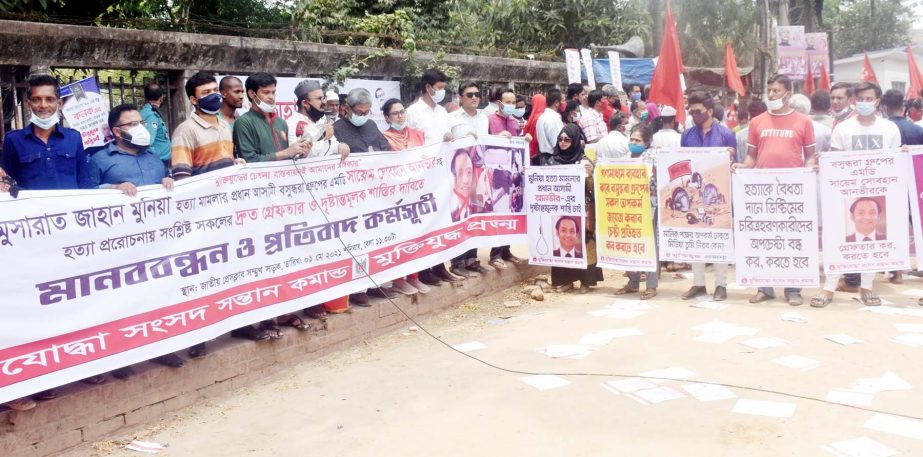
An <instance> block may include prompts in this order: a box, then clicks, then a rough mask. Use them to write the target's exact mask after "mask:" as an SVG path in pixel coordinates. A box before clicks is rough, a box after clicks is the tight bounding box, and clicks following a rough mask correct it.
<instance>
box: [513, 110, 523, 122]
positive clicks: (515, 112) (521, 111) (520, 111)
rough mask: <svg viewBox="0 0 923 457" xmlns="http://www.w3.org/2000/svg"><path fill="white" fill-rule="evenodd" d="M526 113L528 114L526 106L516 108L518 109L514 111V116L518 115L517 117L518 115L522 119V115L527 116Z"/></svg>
mask: <svg viewBox="0 0 923 457" xmlns="http://www.w3.org/2000/svg"><path fill="white" fill-rule="evenodd" d="M525 115H526V109H525V108H516V111H513V116H516V117H518V118H520V119H522V117H523V116H525Z"/></svg>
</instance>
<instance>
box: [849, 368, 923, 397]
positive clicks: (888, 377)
mask: <svg viewBox="0 0 923 457" xmlns="http://www.w3.org/2000/svg"><path fill="white" fill-rule="evenodd" d="M912 388H913V386H911V385H910V383H908V382H907V381H904V380H903V379H901V377H900V376H898V375H896V374H895V373H894V372H892V371H886V372H885V374H883V375H881V376H880V377H878V378H859V379H858V380H856V383H855V384H853V386H852V387H851V388H850V389H849V390H852V391H853V392H864V393H869V394H877V393H879V392H885V391H889V390H910V389H912Z"/></svg>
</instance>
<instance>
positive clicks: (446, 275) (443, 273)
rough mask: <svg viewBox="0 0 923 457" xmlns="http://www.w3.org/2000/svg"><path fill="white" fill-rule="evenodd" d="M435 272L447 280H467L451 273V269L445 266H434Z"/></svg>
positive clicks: (438, 276)
mask: <svg viewBox="0 0 923 457" xmlns="http://www.w3.org/2000/svg"><path fill="white" fill-rule="evenodd" d="M433 274H435V275H436V277H437V278H439V279H441V280H443V281H445V282H462V281H464V280H465V278H461V277H458V276H455V275H453V274H452V273H449V270H446V269H445V267H444V266H443V267H442V268H437V267H433Z"/></svg>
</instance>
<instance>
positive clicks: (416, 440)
mask: <svg viewBox="0 0 923 457" xmlns="http://www.w3.org/2000/svg"><path fill="white" fill-rule="evenodd" d="M686 275H687V276H688V277H689V278H690V279H677V278H674V277H672V274H671V273H666V272H665V273H664V274H663V279H662V284H661V287H660V289H659V292H660V294H659V296H658V297H656V298H655V299H654V300H652V301H651V302H645V303H651V304H653V305H654V307H653V309H650V310H646V311H644V310H641V311H639V312H640V315H637V316H635V317H631V315H632V314H638V313H630V312H628V311H624V309H628V310H631V309H633V308H637V307H638V306H639V305H638V304H639V303H640V302H638V301H637V299H636V296H635V299H634V300H628V301H619V302H616V299H617V297H615V296H614V295H613V291H614V290H615V289H616V288H617V287H619V286H621V285H622V284H623V283H624V281H625V278H623V277H622V275H621V273H620V272H615V271H606V278H607V280H606V282H605V283H603V284H602V286H601V287H599V288H597V289H595V290H594V292H592V293H590V294H587V295H579V294H574V293H568V294H555V293H546V298H545V301H541V302H538V301H532V300H530V299H529V298H528V297H526V295H524V294H523V293H522V292H521V290H520V288H517V289H515V290H510V291H508V292H507V293H505V294H502V295H497V296H492V297H488V298H483V299H479V300H478V301H476V302H471V303H466V304H464V305H462V306H460V307H458V308H455V309H452V310H449V311H447V312H445V313H443V314H441V315H439V316H435V317H432V318H429V319H425V320H424V321H423V322H421V323H420V324H421V326H423V327H425V328H426V329H429V330H430V331H432V332H433V333H434V334H435V335H436V336H438V337H439V338H441V339H443V340H444V341H446V342H447V343H449V344H453V345H454V344H460V343H468V342H473V341H477V342H480V343H483V344H484V345H485V346H486V348H484V349H480V350H475V351H472V352H468V353H467V354H468V355H470V356H473V357H477V358H479V359H482V360H484V361H485V362H488V363H490V364H494V365H497V366H499V367H503V368H506V369H511V370H521V371H527V372H534V373H599V374H604V375H601V376H577V375H562V376H560V378H562V379H563V380H565V381H568V382H569V384H568V385H565V386H563V387H558V388H553V389H549V390H544V391H542V390H539V389H537V388H536V387H533V386H530V385H528V384H526V383H525V382H523V381H522V378H524V377H525V376H526V375H524V374H518V373H509V372H505V371H502V370H500V369H497V368H492V367H490V366H487V365H486V364H484V363H481V362H478V361H476V360H473V359H471V358H469V357H467V356H466V355H463V354H460V353H457V352H454V351H453V350H451V349H449V348H447V347H446V346H444V345H442V344H441V343H439V342H437V341H435V340H434V339H433V338H431V337H429V336H428V335H426V334H425V333H424V332H423V331H422V330H416V331H414V330H412V329H410V327H411V326H412V325H413V324H412V323H408V324H407V327H406V328H404V329H402V330H401V331H398V332H395V333H393V334H390V335H385V336H383V337H380V338H376V339H374V340H370V341H368V342H367V343H366V344H364V345H362V346H361V347H356V348H354V349H351V350H346V351H343V352H339V353H335V354H332V355H330V356H327V357H324V358H322V359H320V360H317V361H313V362H305V363H302V364H299V365H294V366H292V369H291V371H290V372H289V373H287V374H283V375H280V376H277V377H275V378H272V379H267V380H266V382H265V383H263V384H261V385H254V386H250V387H248V388H245V389H241V390H240V391H238V392H236V394H234V395H232V396H228V397H226V398H223V399H219V400H216V401H209V402H207V403H204V404H199V405H196V406H193V407H190V408H188V409H186V410H184V411H182V412H181V413H179V414H176V415H174V416H173V417H171V418H169V419H168V420H166V421H164V422H163V423H161V424H158V425H156V426H153V427H150V428H148V429H145V430H136V431H135V432H134V433H132V434H131V436H128V435H124V436H115V437H113V441H109V442H101V443H96V444H94V448H95V449H89V448H87V449H81V450H78V453H77V454H73V455H91V454H92V455H99V456H136V455H141V454H140V453H137V452H134V451H129V450H125V449H121V448H120V447H119V441H116V440H121V441H122V442H124V440H126V439H131V438H140V439H144V440H147V441H153V442H157V443H161V444H163V445H165V446H167V449H166V450H165V451H164V452H163V453H162V454H161V455H172V456H302V455H321V456H495V455H515V456H613V455H617V456H816V455H831V454H828V453H827V452H826V451H824V450H823V449H822V448H821V447H822V446H826V445H828V444H830V443H834V442H839V441H844V440H849V439H853V438H858V437H868V438H871V439H873V440H875V441H877V442H879V443H882V444H884V445H886V446H888V447H890V448H892V449H894V450H896V451H899V452H900V453H901V455H910V456H912V455H916V456H920V455H923V431H921V429H923V420H919V421H911V422H909V424H908V425H907V427H906V431H904V432H901V429H899V428H897V427H896V426H889V427H887V428H888V429H889V430H890V431H889V432H882V431H877V430H872V429H869V428H865V427H864V426H863V425H864V424H865V423H866V421H869V420H870V419H871V418H873V417H874V416H876V414H877V413H876V412H873V411H869V410H862V409H858V408H854V407H849V406H843V405H838V404H832V403H825V402H822V401H816V400H808V399H804V398H798V397H793V396H789V395H786V394H793V395H797V396H802V397H811V398H815V399H821V400H823V399H824V398H825V397H826V396H827V394H828V391H830V390H831V389H836V388H839V389H850V388H851V387H852V386H854V384H855V383H856V381H857V380H858V379H859V378H875V377H880V376H882V375H883V374H884V373H885V372H888V371H892V372H893V373H894V374H896V375H897V376H899V377H900V378H901V379H903V380H904V381H906V382H907V383H909V384H910V385H911V386H912V388H910V389H909V390H891V391H884V392H880V393H876V394H874V395H873V397H872V398H873V400H872V402H871V405H870V406H867V407H866V408H868V409H870V410H876V411H881V412H888V413H899V414H906V415H910V416H923V396H921V395H920V394H919V392H920V389H921V388H923V368H921V365H920V363H919V360H920V351H923V349H920V348H919V347H913V346H909V345H905V344H899V343H897V342H894V341H892V338H894V337H896V336H897V335H899V334H901V333H902V332H900V331H898V328H897V327H896V326H895V325H894V324H923V317H918V316H912V315H900V314H898V315H887V314H881V313H871V312H866V311H864V310H862V309H861V306H860V305H859V304H858V303H857V302H856V301H854V300H853V296H854V294H845V293H839V294H838V296H837V299H836V301H835V302H834V303H833V304H832V305H831V306H830V307H828V308H825V309H814V308H811V307H809V306H808V305H807V304H806V305H803V306H801V307H798V308H793V307H790V306H788V305H787V304H785V303H784V302H783V301H782V300H776V301H772V302H768V303H763V304H759V305H751V304H749V303H747V298H748V297H749V296H750V294H751V293H752V291H749V290H742V289H736V288H733V286H732V289H731V290H729V295H730V299H729V301H728V302H727V303H728V305H729V306H728V307H726V308H724V309H702V308H696V307H690V306H689V302H685V301H681V300H679V295H680V294H681V293H682V292H683V291H685V290H686V288H688V287H689V286H690V285H691V273H689V272H687V273H686ZM731 277H733V273H732V274H731ZM708 279H709V282H711V281H712V277H711V274H710V273H709V275H708ZM876 288H877V289H878V290H879V291H880V293H881V294H882V297H883V298H885V299H887V300H890V301H891V302H893V303H894V305H893V307H890V308H886V309H891V310H897V311H896V312H910V313H914V312H920V310H923V307H920V306H918V305H917V304H916V298H915V297H914V296H912V292H913V290H912V289H923V280H921V279H917V278H910V279H907V280H906V284H905V285H903V286H899V287H897V286H892V285H890V284H888V283H887V282H886V281H884V279H883V278H882V277H881V275H879V278H878V281H877V282H876ZM709 290H711V284H710V285H709ZM908 290H910V292H911V293H910V294H901V293H899V292H900V291H904V292H907V291H908ZM780 292H781V291H780ZM809 292H813V291H806V294H805V298H806V300H807V299H809V298H810V293H809ZM921 294H923V291H921ZM780 295H781V294H780ZM629 297H630V296H629ZM511 302H515V303H511ZM613 303H616V304H617V305H619V306H620V307H621V308H622V309H623V310H622V311H619V310H614V311H613V310H612V308H609V310H610V311H612V314H614V316H609V317H607V316H594V315H591V314H588V312H592V311H597V310H602V309H605V308H606V307H608V306H610V305H612V304H613ZM507 304H518V305H519V306H518V307H507V306H506V305H507ZM792 311H794V312H797V313H799V314H801V315H802V316H803V317H804V318H805V319H806V322H802V323H798V322H790V321H786V320H783V319H782V318H781V317H782V315H783V314H786V313H789V312H792ZM597 314H600V313H597ZM714 320H720V321H722V322H725V323H732V324H736V325H738V326H742V327H749V328H750V329H749V330H748V329H742V330H740V331H741V333H751V334H752V336H736V337H733V338H731V339H729V340H728V341H725V342H706V341H697V340H696V338H700V335H702V333H703V332H701V331H698V330H694V329H693V328H692V327H695V326H699V325H701V324H706V323H709V322H711V321H714ZM921 327H923V326H921ZM738 328H739V327H738ZM909 328H910V327H902V330H905V331H904V332H903V333H907V332H906V330H908V329H909ZM619 329H637V330H638V331H639V332H640V333H641V334H640V335H633V336H624V337H616V338H614V339H612V341H611V342H609V343H608V344H604V345H594V346H590V349H591V351H590V352H589V354H588V355H586V356H585V357H584V358H582V359H568V358H551V357H549V356H547V355H545V354H543V353H541V352H540V349H542V348H544V347H547V346H548V345H553V344H562V345H575V344H577V343H578V342H579V341H580V340H581V337H582V336H584V335H586V334H589V333H594V332H600V331H605V330H619ZM754 329H755V330H756V332H755V333H754ZM918 331H920V332H923V328H920V329H918ZM616 333H617V332H616ZM625 333H632V332H631V331H626V332H625ZM831 334H848V335H849V336H852V337H855V338H859V339H861V340H863V341H864V342H863V343H861V344H852V345H841V344H837V343H835V342H832V341H829V340H827V339H825V338H824V337H825V336H826V335H831ZM920 335H921V339H923V333H921V334H920ZM760 337H771V338H775V339H777V340H781V341H782V343H783V344H784V345H783V346H781V347H771V348H765V349H754V348H751V347H748V346H745V345H743V344H741V342H743V341H747V340H750V339H752V338H760ZM715 339H720V338H715ZM910 339H911V340H913V338H912V337H911V338H910ZM791 355H799V356H803V357H807V358H810V359H814V360H815V361H817V363H818V365H817V366H816V367H814V368H811V369H807V370H800V369H795V368H788V367H785V366H782V365H780V364H777V363H773V359H776V358H778V357H782V356H791ZM668 367H681V368H684V369H686V370H689V371H691V372H692V373H694V374H693V375H691V376H689V381H667V382H663V383H662V384H660V386H666V387H669V388H670V389H672V390H673V391H675V392H679V393H681V394H682V395H683V397H682V398H678V399H672V400H669V401H664V402H662V403H659V404H653V405H647V404H642V403H641V402H639V401H637V400H635V399H634V398H632V397H630V396H629V395H628V394H626V393H618V394H617V393H613V392H612V391H610V390H607V389H606V388H604V387H603V386H602V383H604V382H608V381H615V380H620V379H625V378H622V377H620V376H619V375H625V376H635V375H638V374H639V373H644V372H648V371H651V370H659V369H664V368H668ZM692 380H694V381H711V382H719V383H725V384H732V385H736V386H741V387H732V388H730V391H731V392H732V393H733V395H735V396H736V397H737V398H730V399H723V400H715V401H707V402H703V401H699V400H697V399H696V398H694V397H693V396H692V395H690V394H689V393H688V392H687V391H686V390H684V389H683V388H682V386H687V385H689V384H691V382H690V381H692ZM742 387H752V388H756V389H765V390H772V391H778V392H782V393H768V392H762V391H754V390H749V389H745V388H742ZM638 395H640V394H638ZM741 400H765V401H771V402H782V403H790V404H791V405H793V406H794V413H793V415H792V416H791V417H784V418H779V417H768V416H762V415H748V414H743V413H739V412H733V411H732V410H733V409H734V408H735V405H738V401H741ZM739 406H742V405H739ZM879 420H880V418H879ZM900 433H905V434H911V435H914V436H915V437H907V436H902V435H900ZM845 455H850V454H845ZM857 455H858V454H857ZM861 455H878V454H861ZM881 455H891V454H881Z"/></svg>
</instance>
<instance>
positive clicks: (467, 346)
mask: <svg viewBox="0 0 923 457" xmlns="http://www.w3.org/2000/svg"><path fill="white" fill-rule="evenodd" d="M452 347H453V348H454V349H455V350H456V351H460V352H471V351H478V350H481V349H487V345H486V344H484V343H482V342H480V341H471V342H468V343H462V344H456V345H454V346H452Z"/></svg>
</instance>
